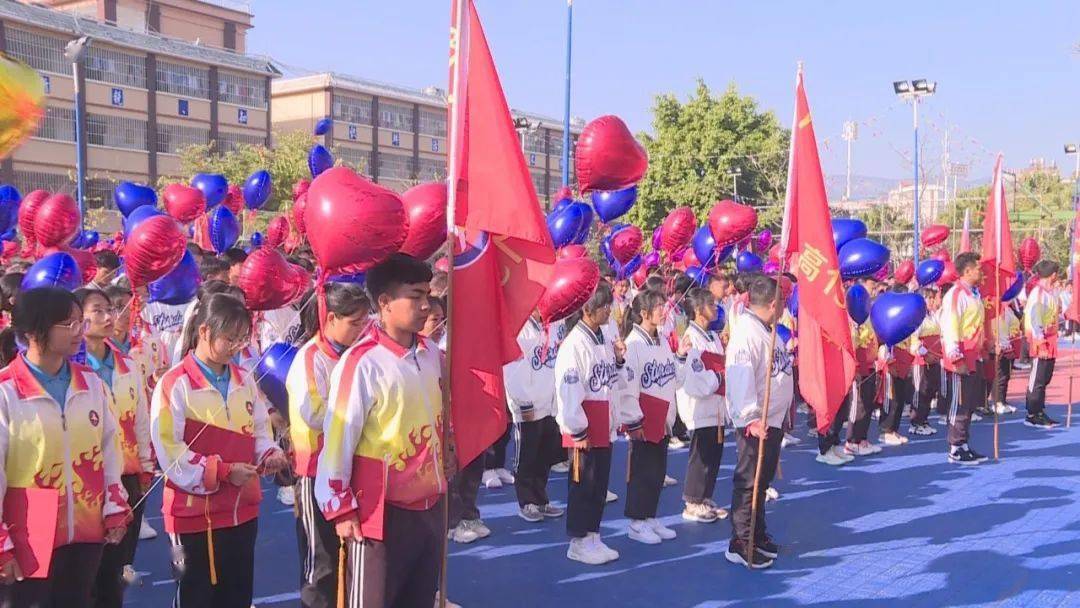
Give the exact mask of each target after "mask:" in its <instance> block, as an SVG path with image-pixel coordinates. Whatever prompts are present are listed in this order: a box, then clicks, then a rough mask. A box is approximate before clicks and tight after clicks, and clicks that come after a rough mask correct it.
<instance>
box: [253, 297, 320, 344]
mask: <svg viewBox="0 0 1080 608" xmlns="http://www.w3.org/2000/svg"><path fill="white" fill-rule="evenodd" d="M311 305H314V302H313V303H312V304H311ZM256 334H257V336H258V339H259V347H260V348H261V349H263V350H265V349H267V348H270V345H271V344H277V343H278V342H281V343H283V344H297V343H298V342H299V341H300V339H301V338H302V337H303V335H304V330H303V328H302V327H301V322H300V311H299V310H297V309H296V308H293V307H292V306H286V307H284V308H278V309H275V310H267V311H265V312H263V313H262V315H261V319H260V320H259V323H258V327H257V328H256Z"/></svg>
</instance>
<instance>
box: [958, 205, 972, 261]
mask: <svg viewBox="0 0 1080 608" xmlns="http://www.w3.org/2000/svg"><path fill="white" fill-rule="evenodd" d="M969 251H971V209H964V231H963V232H961V233H960V253H968V252H969Z"/></svg>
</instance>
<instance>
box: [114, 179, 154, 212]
mask: <svg viewBox="0 0 1080 608" xmlns="http://www.w3.org/2000/svg"><path fill="white" fill-rule="evenodd" d="M112 196H113V202H114V203H116V208H117V209H119V210H120V215H122V216H124V217H127V216H129V215H131V212H132V211H134V210H136V209H138V208H139V207H144V206H146V205H149V206H151V207H155V206H157V193H156V192H154V189H153V188H151V187H150V186H144V185H142V184H135V183H132V182H120V184H119V185H118V186H116V189H115V190H113V195H112Z"/></svg>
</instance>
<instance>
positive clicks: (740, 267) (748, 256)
mask: <svg viewBox="0 0 1080 608" xmlns="http://www.w3.org/2000/svg"><path fill="white" fill-rule="evenodd" d="M761 265H762V264H761V258H759V257H758V256H756V255H754V254H752V253H750V252H749V251H742V252H740V253H739V255H738V256H736V257H735V270H737V271H739V272H761Z"/></svg>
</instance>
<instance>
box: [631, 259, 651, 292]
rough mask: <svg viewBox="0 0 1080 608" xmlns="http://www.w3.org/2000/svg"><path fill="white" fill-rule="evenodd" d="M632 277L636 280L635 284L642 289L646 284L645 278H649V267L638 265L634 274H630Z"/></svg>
mask: <svg viewBox="0 0 1080 608" xmlns="http://www.w3.org/2000/svg"><path fill="white" fill-rule="evenodd" d="M630 278H631V279H633V280H634V286H635V287H637V288H638V289H641V288H642V287H643V286H644V285H645V280H646V279H648V278H649V269H648V268H646V267H645V265H644V264H642V265H641V266H638V269H637V270H635V271H634V274H632V275H630Z"/></svg>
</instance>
